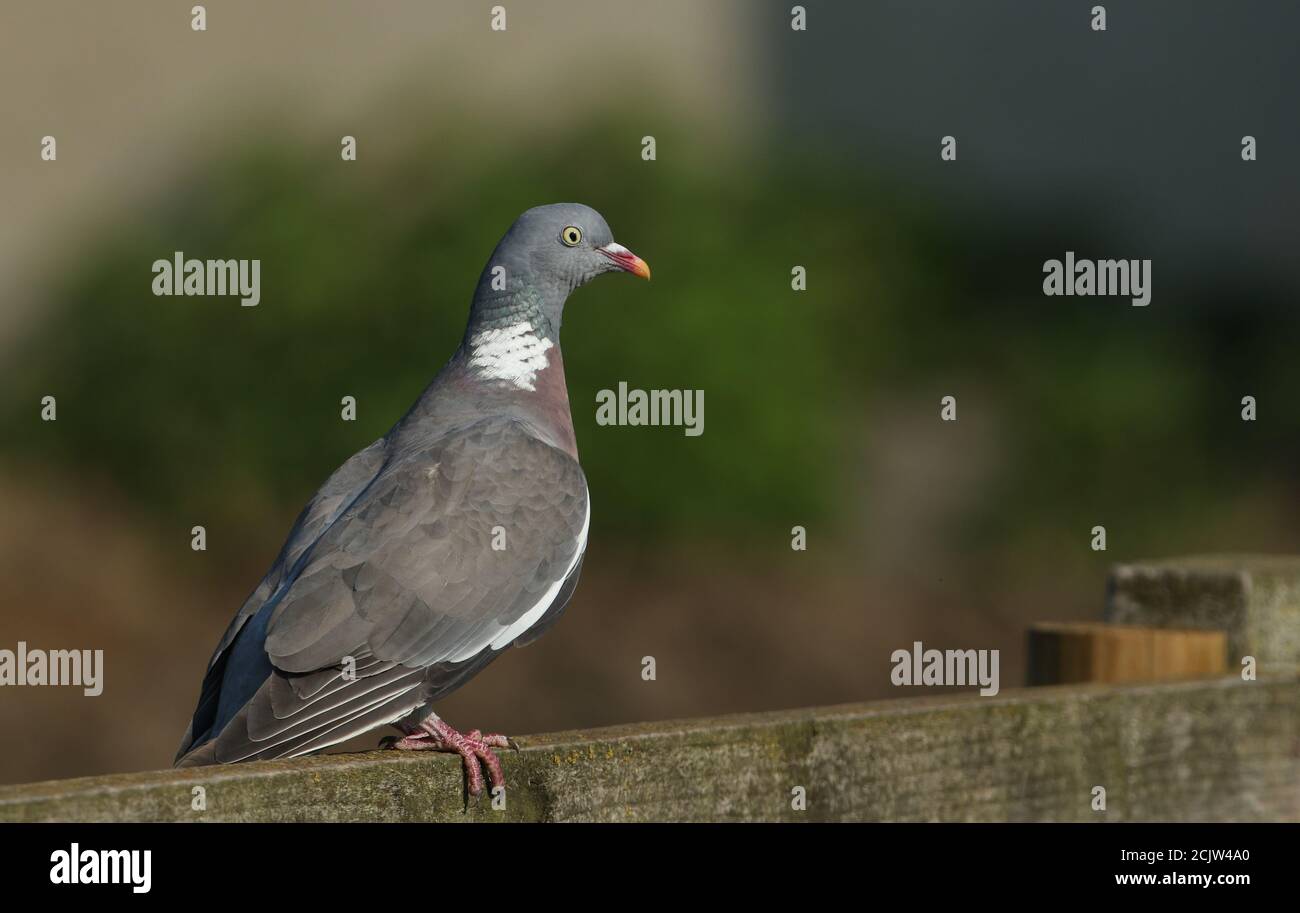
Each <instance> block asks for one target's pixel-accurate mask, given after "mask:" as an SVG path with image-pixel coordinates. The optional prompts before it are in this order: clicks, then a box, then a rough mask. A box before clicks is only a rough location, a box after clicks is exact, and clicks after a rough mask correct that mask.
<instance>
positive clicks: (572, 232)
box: [560, 225, 582, 247]
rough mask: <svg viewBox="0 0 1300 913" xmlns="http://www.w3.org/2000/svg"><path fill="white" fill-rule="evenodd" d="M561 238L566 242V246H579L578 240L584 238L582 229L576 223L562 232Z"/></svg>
mask: <svg viewBox="0 0 1300 913" xmlns="http://www.w3.org/2000/svg"><path fill="white" fill-rule="evenodd" d="M560 240H561V241H563V242H564V245H565V246H566V247H577V246H578V242H579V241H581V240H582V229H581V228H579V227H578V226H576V225H570V226H569V227H568V228H566V229H564V231H562V232H560Z"/></svg>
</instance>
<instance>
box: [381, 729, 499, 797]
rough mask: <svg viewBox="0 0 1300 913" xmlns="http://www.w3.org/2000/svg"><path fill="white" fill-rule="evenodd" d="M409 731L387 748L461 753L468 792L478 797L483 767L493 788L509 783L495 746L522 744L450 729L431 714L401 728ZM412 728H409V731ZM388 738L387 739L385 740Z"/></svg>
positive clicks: (391, 737) (478, 732)
mask: <svg viewBox="0 0 1300 913" xmlns="http://www.w3.org/2000/svg"><path fill="white" fill-rule="evenodd" d="M402 728H403V731H406V732H407V734H406V735H405V736H403V737H401V738H397V737H396V736H390V737H389V739H391V741H389V744H388V747H389V748H393V749H396V750H398V751H441V752H446V753H448V754H458V755H460V758H461V762H462V764H463V766H464V768H465V787H466V790H467V791H468V793H469V795H470V796H472V797H474V798H476V799H477V798H478V797H479V796H480V795H481V794H482V792H483V783H484V780H483V770H484V769H486V770H487V774H488V776H487V782H488V783H490V784H491V786H492V791H493V792H495V791H496V788H497V787H498V786H499V787H502V788H504V787H505V785H506V780H505V773H504V772H503V771H502V769H501V761H500V759H498V758H497V756H496V754H495V753H494V752H493V751H492V749H493V748H513V749H515V750H516V751H518V750H519V746H517V745H516V744H515V743H514V740H513V739H510V738H507V737H506V736H504V735H501V734H500V733H495V732H493V733H488V734H486V735H484V734H483V732H481V731H480V730H478V729H471V730H470V731H469V732H458V731H457V730H455V729H453V728H451V726H449V725H447V724H446V723H445V722H443V721H442V719H441V718H439V717H437V716H433V715H431V716H429V718H428V719H426V720H424V721H422V722H421V723H420V724H419V726H415V727H402ZM408 730H409V731H408ZM385 741H388V739H385Z"/></svg>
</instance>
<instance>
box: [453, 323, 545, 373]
mask: <svg viewBox="0 0 1300 913" xmlns="http://www.w3.org/2000/svg"><path fill="white" fill-rule="evenodd" d="M554 346H555V343H553V342H552V341H551V340H549V339H546V338H545V337H541V336H538V335H537V330H536V328H535V327H534V326H533V325H532V324H531V323H529V322H528V321H524V322H523V323H512V324H511V325H510V326H506V327H500V328H498V329H493V330H484V331H483V332H481V333H475V334H474V335H473V336H471V337H470V340H469V366H470V367H471V368H473V369H474V372H475V373H476V374H477V375H478V376H479V377H481V378H484V379H485V380H503V381H506V382H507V383H509V384H512V385H513V386H515V387H517V388H519V389H520V390H536V389H537V387H536V386H535V383H536V381H537V373H538V372H539V371H542V370H543V369H545V368H546V366H547V365H549V364H550V363H551V360H550V358H549V357H548V356H547V354H546V350H547V349H550V348H553V347H554Z"/></svg>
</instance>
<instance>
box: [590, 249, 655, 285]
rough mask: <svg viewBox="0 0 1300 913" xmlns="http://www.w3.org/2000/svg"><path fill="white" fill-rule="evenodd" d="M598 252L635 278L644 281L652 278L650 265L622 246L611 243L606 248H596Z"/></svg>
mask: <svg viewBox="0 0 1300 913" xmlns="http://www.w3.org/2000/svg"><path fill="white" fill-rule="evenodd" d="M596 250H598V251H600V252H601V253H602V254H604V255H605V256H606V257H608V258H609V259H610V260H611V261H613V263H614V265H615V266H617V267H618V268H619V269H621V270H623V271H624V272H627V273H631V274H632V275H633V276H640V277H641V278H642V279H649V278H650V264H649V263H646V262H645V261H644V260H642V259H641V258H640V257H638V256H637V255H636V254H634V253H632V252H631V251H630V250H628V249H627V248H626V247H624V246H623V245H622V244H618V243H616V242H614V241H611V242H609V243H608V244H606V245H605V246H604V247H598V248H596Z"/></svg>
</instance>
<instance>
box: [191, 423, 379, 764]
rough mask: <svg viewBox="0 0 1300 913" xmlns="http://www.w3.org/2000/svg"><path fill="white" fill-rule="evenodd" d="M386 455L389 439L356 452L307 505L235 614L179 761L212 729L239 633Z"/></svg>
mask: <svg viewBox="0 0 1300 913" xmlns="http://www.w3.org/2000/svg"><path fill="white" fill-rule="evenodd" d="M384 451H385V444H384V439H383V438H380V439H379V440H377V441H375V442H374V443H373V444H371V445H370V446H369V447H367V448H365V449H364V450H361V451H358V452H357V453H354V454H353V455H352V456H351V457H349V458H348V459H347V461H346V462H345V463H344V464H343V465H342V466H340V467H339V468H338V469H336V470H334V473H333V474H332V475H331V476H330V477H329V478H328V479H326V480H325V484H324V485H322V486H321V487H320V489H319V490H317V492H316V494H315V495H313V496H312V499H311V501H309V502H308V504H307V506H306V507H304V508H303V509H302V512H301V513H300V514H299V515H298V519H297V520H296V521H294V525H293V529H291V530H290V531H289V537H288V538H287V539H286V540H285V543H284V546H283V547H282V548H281V549H280V554H279V555H278V556H277V557H276V559H275V563H274V564H273V565H271V569H270V571H268V572H267V574H266V576H265V577H263V578H262V581H261V583H259V584H258V585H257V587H256V588H255V589H254V590H253V592H252V593H250V594H249V596H248V599H246V600H245V601H244V604H243V605H242V606H240V607H239V611H238V612H236V613H235V617H234V618H233V619H232V620H231V622H230V625H229V627H227V628H226V632H225V634H223V635H222V637H221V640H220V642H219V643H218V644H217V648H216V650H214V651H213V653H212V658H211V659H210V660H209V661H208V669H207V673H206V674H205V675H204V677H203V684H202V686H201V688H200V691H199V700H198V706H197V707H196V708H195V710H194V716H193V717H192V718H191V719H190V725H189V728H188V729H186V731H185V737H184V738H183V739H182V740H181V746H180V750H179V751H178V752H177V754H176V756H177V758H178V759H179V758H180V756H181V755H183V754H185V752H187V751H188V750H189V749H190V747H191V746H192V745H193V743H194V736H195V735H199V736H202V735H203V734H204V733H205V732H206V730H207V729H208V728H209V727H210V726H211V725H212V721H213V719H214V718H215V715H216V710H217V703H218V701H219V699H220V696H221V682H222V679H223V677H224V673H225V663H226V661H227V660H228V659H229V652H228V651H229V650H230V646H231V644H232V643H234V640H235V638H236V637H237V636H238V635H239V632H240V631H241V630H242V629H243V627H244V625H245V624H246V623H247V622H248V620H249V619H250V618H252V617H253V616H254V615H256V614H257V613H258V611H259V610H260V609H261V608H262V607H263V606H264V605H266V603H267V601H268V600H270V599H272V598H274V597H275V596H276V594H278V593H279V591H280V590H281V588H282V587H283V586H284V584H285V582H286V580H290V579H292V577H293V574H294V571H295V569H296V568H297V565H298V563H299V562H300V560H301V558H302V556H303V555H304V554H305V553H306V552H307V550H308V549H309V548H311V546H312V544H313V543H314V542H315V541H316V540H317V539H318V538H320V535H321V533H322V532H324V531H325V530H326V529H328V528H329V525H330V524H331V523H333V522H334V521H335V520H336V519H337V518H338V517H339V515H340V514H342V512H343V511H344V510H346V509H347V508H348V507H349V506H351V504H352V502H353V501H354V500H355V499H356V497H357V496H358V495H359V494H360V493H361V492H362V491H364V490H365V488H366V486H367V485H369V484H370V482H371V481H372V480H373V479H374V478H375V476H376V475H377V474H378V473H379V470H380V468H381V467H382V466H383V464H384Z"/></svg>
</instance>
